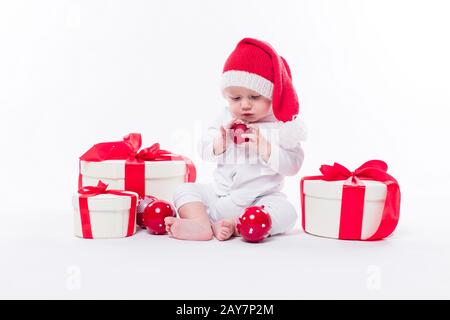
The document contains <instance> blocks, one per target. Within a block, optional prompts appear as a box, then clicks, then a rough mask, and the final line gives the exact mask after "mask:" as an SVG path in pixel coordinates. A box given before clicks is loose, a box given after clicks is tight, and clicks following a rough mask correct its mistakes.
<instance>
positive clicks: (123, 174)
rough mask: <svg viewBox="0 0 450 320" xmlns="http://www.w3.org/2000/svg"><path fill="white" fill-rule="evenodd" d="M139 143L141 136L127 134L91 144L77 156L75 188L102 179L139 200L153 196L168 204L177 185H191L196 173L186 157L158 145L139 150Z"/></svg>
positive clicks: (140, 142)
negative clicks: (78, 173)
mask: <svg viewBox="0 0 450 320" xmlns="http://www.w3.org/2000/svg"><path fill="white" fill-rule="evenodd" d="M141 144H142V138H141V134H139V133H130V134H129V135H127V136H125V137H124V138H123V141H115V142H103V143H98V144H96V145H94V146H93V147H92V148H91V149H89V150H88V151H87V152H86V153H84V154H83V155H82V156H81V157H80V175H79V179H78V187H79V188H81V187H83V186H86V185H94V184H96V183H97V181H98V180H103V181H105V182H107V183H109V185H110V186H112V187H113V188H114V189H124V190H127V191H133V192H136V193H137V194H139V196H140V197H144V196H145V195H153V196H156V197H157V198H159V199H164V200H167V201H172V199H171V194H172V192H173V190H174V188H175V187H176V186H177V185H178V184H180V183H184V182H195V179H196V170H195V166H194V164H193V162H192V161H191V160H190V159H189V158H187V157H184V156H181V155H178V154H173V153H171V152H170V151H167V150H162V149H160V147H159V143H155V144H153V145H152V146H151V147H148V148H144V149H142V150H139V149H140V147H141ZM152 179H153V181H151V180H152Z"/></svg>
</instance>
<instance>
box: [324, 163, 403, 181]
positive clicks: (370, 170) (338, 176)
mask: <svg viewBox="0 0 450 320" xmlns="http://www.w3.org/2000/svg"><path fill="white" fill-rule="evenodd" d="M387 170H388V165H387V164H386V162H384V161H382V160H370V161H367V162H365V163H364V164H363V165H362V166H360V167H359V168H357V169H356V170H355V171H353V172H352V171H350V170H348V169H347V168H346V167H344V166H343V165H341V164H339V163H336V162H335V163H334V164H333V165H332V166H330V165H326V164H323V165H322V166H321V167H320V172H321V173H322V175H323V176H322V179H323V180H326V181H336V180H347V179H349V178H351V181H352V182H353V183H357V179H358V178H360V179H366V180H376V181H381V182H384V181H386V180H392V181H395V182H396V180H395V179H394V178H393V177H392V176H391V175H389V174H387Z"/></svg>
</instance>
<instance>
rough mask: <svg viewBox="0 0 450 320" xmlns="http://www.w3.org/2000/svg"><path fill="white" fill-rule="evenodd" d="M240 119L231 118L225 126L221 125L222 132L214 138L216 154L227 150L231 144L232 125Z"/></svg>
mask: <svg viewBox="0 0 450 320" xmlns="http://www.w3.org/2000/svg"><path fill="white" fill-rule="evenodd" d="M237 121H239V120H238V119H235V118H233V119H231V121H230V122H228V123H226V124H225V125H224V126H223V125H222V126H220V132H219V135H218V136H217V137H216V138H215V139H214V155H216V156H217V155H219V154H222V153H224V152H225V150H227V147H228V145H229V141H230V139H229V131H230V128H231V126H232V125H233V124H234V123H235V122H237Z"/></svg>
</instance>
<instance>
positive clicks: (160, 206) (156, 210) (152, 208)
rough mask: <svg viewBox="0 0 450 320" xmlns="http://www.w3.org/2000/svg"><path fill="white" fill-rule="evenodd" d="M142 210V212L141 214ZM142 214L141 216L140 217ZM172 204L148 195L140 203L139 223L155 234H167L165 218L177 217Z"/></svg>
mask: <svg viewBox="0 0 450 320" xmlns="http://www.w3.org/2000/svg"><path fill="white" fill-rule="evenodd" d="M139 212H140V214H139ZM139 216H140V218H139ZM175 216H176V214H175V210H174V209H173V208H172V205H171V204H170V203H169V202H167V201H164V200H158V199H157V198H155V197H152V196H146V197H145V198H144V199H142V200H141V201H140V202H139V205H138V224H139V225H140V226H141V227H143V228H147V229H148V231H149V232H150V233H153V234H165V233H166V225H165V223H164V218H166V217H175Z"/></svg>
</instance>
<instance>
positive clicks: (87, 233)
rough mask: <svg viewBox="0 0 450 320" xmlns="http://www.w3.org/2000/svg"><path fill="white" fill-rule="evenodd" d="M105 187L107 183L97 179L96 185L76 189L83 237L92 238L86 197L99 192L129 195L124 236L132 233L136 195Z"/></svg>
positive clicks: (134, 220) (134, 221)
mask: <svg viewBox="0 0 450 320" xmlns="http://www.w3.org/2000/svg"><path fill="white" fill-rule="evenodd" d="M107 188H108V185H107V184H106V183H103V182H102V181H99V182H98V184H97V186H88V187H83V188H80V189H79V190H78V194H79V198H78V203H79V206H80V218H81V230H82V232H83V238H86V239H92V238H93V236H92V227H91V218H90V215H89V206H88V198H89V197H93V196H97V195H99V194H114V195H117V196H125V197H131V206H130V216H129V219H128V229H127V235H126V236H127V237H129V236H132V235H133V233H134V226H135V223H136V206H137V197H136V196H135V195H134V194H130V193H128V192H124V191H121V190H106V189H107Z"/></svg>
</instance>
